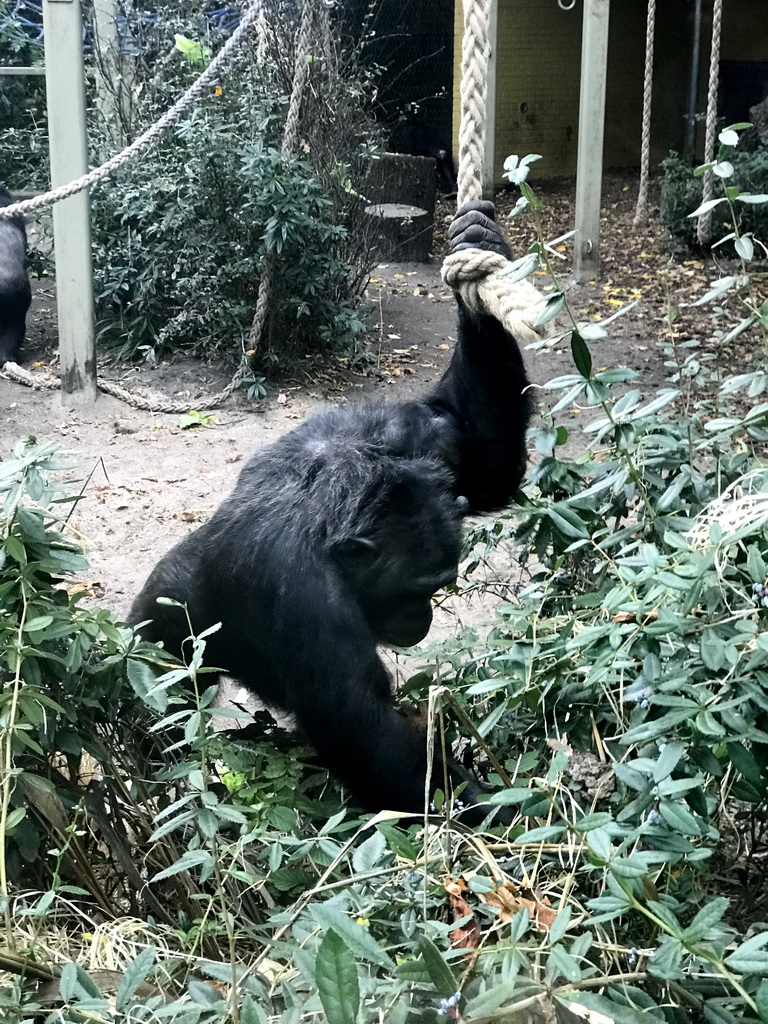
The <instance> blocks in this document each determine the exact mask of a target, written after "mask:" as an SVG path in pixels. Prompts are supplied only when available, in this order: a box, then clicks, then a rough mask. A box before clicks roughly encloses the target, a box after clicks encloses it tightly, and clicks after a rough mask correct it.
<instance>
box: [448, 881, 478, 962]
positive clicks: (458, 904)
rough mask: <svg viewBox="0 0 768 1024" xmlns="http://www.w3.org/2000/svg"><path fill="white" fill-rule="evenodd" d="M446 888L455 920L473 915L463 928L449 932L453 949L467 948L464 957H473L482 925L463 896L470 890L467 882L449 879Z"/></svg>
mask: <svg viewBox="0 0 768 1024" xmlns="http://www.w3.org/2000/svg"><path fill="white" fill-rule="evenodd" d="M445 890H446V892H447V893H448V901H449V903H450V906H451V913H452V914H453V920H454V921H460V920H461V919H462V917H466V916H467V914H471V915H472V920H471V921H468V922H467V923H465V924H464V925H462V927H461V928H454V929H453V930H452V931H450V932H448V936H449V938H450V940H451V947H452V948H453V949H466V950H467V952H466V953H465V954H464V959H465V960H467V959H472V957H473V953H472V950H473V949H477V947H478V946H479V945H480V925H479V924H478V923H477V918H476V917H475V914H474V911H473V910H472V907H470V905H469V904H468V903H467V901H466V900H465V899H464V896H463V893H465V892H468V891H469V889H468V887H467V883H466V882H465V881H464V879H463V878H457V879H456V881H455V882H452V881H451V880H450V879H449V880H448V881H447V882H446V883H445Z"/></svg>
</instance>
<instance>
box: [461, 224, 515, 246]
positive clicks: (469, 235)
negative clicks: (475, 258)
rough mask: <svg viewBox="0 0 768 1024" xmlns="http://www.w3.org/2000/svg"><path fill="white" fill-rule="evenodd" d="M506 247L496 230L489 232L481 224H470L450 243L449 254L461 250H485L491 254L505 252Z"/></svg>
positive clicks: (489, 230)
mask: <svg viewBox="0 0 768 1024" xmlns="http://www.w3.org/2000/svg"><path fill="white" fill-rule="evenodd" d="M506 248H507V245H506V242H505V241H504V238H503V236H502V235H501V234H500V233H499V231H498V230H491V229H490V228H487V227H485V226H484V225H482V224H471V225H470V226H469V227H468V228H467V229H466V230H465V231H462V232H461V234H459V235H457V236H456V237H455V238H454V239H453V240H452V241H451V252H460V251H461V250H462V249H486V250H491V251H493V252H499V251H500V250H505V251H506Z"/></svg>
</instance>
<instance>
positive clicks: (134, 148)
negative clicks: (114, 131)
mask: <svg viewBox="0 0 768 1024" xmlns="http://www.w3.org/2000/svg"><path fill="white" fill-rule="evenodd" d="M312 9H313V3H312V0H306V2H305V4H304V11H303V14H302V22H301V28H300V30H299V38H298V42H297V46H296V65H295V74H294V81H293V89H292V92H291V99H290V104H289V107H288V115H287V117H286V123H285V129H284V132H283V144H282V150H283V152H284V153H287V152H292V151H293V150H294V149H295V148H296V144H297V142H298V126H299V115H300V112H301V102H302V98H303V95H304V89H305V86H306V81H307V75H308V71H309V62H308V60H307V58H308V56H309V54H310V43H311V35H312ZM246 18H247V23H246V24H245V25H244V22H246ZM257 18H259V26H258V27H259V45H260V46H263V45H264V40H265V37H266V24H265V21H264V18H263V13H262V4H261V0H257V2H256V3H254V4H253V5H252V6H251V7H250V8H249V9H248V11H247V12H246V14H244V15H243V20H242V21H241V23H240V25H239V27H238V29H237V30H236V31H235V32H234V33H233V35H232V36H231V37H230V38H229V40H227V42H226V43H225V45H224V47H223V48H222V50H221V51H220V52H219V54H218V55H217V56H216V58H215V59H214V61H212V62H211V64H209V65H208V68H207V69H206V71H205V72H203V74H202V75H201V76H200V78H198V79H197V81H196V82H195V83H194V84H193V85H192V86H191V87H190V89H188V90H187V92H186V93H185V94H184V96H182V97H181V99H180V100H179V101H178V102H177V103H176V104H174V106H173V107H172V108H171V110H169V111H168V112H167V113H166V114H164V115H163V117H162V118H161V119H160V120H159V121H158V122H157V123H156V124H155V125H153V126H152V128H150V129H149V130H148V131H147V132H145V133H144V135H142V136H141V137H140V138H139V139H137V140H136V142H134V143H133V144H132V145H131V146H129V147H128V148H127V149H126V150H124V151H123V152H122V153H120V154H118V156H117V157H113V158H112V160H110V161H107V163H106V164H104V165H102V167H100V168H97V169H96V170H95V171H92V172H91V173H90V175H85V176H84V177H83V178H80V179H78V180H77V181H75V182H71V183H70V184H69V185H66V186H63V187H62V188H60V189H55V190H53V191H52V192H48V193H45V194H44V195H40V196H36V197H35V198H34V199H30V200H27V201H25V202H23V203H16V204H15V205H14V206H12V207H11V206H9V207H6V208H5V209H4V210H0V214H2V213H7V212H8V211H11V213H14V212H17V213H18V212H21V213H23V212H24V211H25V210H29V209H31V208H32V205H31V204H35V207H34V208H35V209H39V208H42V207H44V206H49V205H52V204H53V203H55V202H58V201H59V200H60V199H64V198H67V197H68V196H70V195H75V194H76V193H77V192H80V191H82V189H83V188H87V187H88V186H89V185H90V184H92V183H93V181H91V180H89V181H86V179H93V180H95V181H98V180H100V178H103V177H105V176H106V175H107V174H110V173H112V172H113V171H114V170H116V169H117V167H119V166H122V164H124V163H126V162H128V160H130V159H132V157H133V156H135V155H136V153H137V152H139V148H138V144H139V143H140V142H142V140H143V145H142V146H141V149H145V148H147V147H148V146H149V145H151V144H152V143H153V142H154V141H155V140H156V138H157V136H158V135H159V132H160V130H162V129H160V125H163V126H164V127H168V125H169V124H171V123H173V121H174V120H177V119H178V117H179V116H180V115H181V113H182V112H183V110H184V109H186V107H187V106H188V105H189V104H190V103H191V102H192V100H193V99H195V98H196V97H197V96H198V95H199V94H200V92H201V90H202V88H204V85H202V86H201V84H200V83H201V82H202V81H203V79H205V80H206V83H209V82H210V81H211V80H212V78H214V77H215V72H212V71H211V69H212V68H213V67H214V65H216V66H217V67H218V68H219V69H220V68H221V67H222V65H223V63H224V61H225V60H226V57H225V56H224V52H225V50H227V57H228V55H229V53H231V51H232V49H233V48H234V46H235V45H237V42H239V41H240V40H241V39H242V38H243V36H244V34H245V32H246V31H247V30H248V28H250V26H251V25H252V24H253V22H254V21H256V20H257ZM241 29H242V31H241ZM171 114H174V117H171ZM129 153H130V156H127V155H126V154H129ZM107 168H108V169H107ZM94 175H96V177H95V178H94ZM83 182H86V183H85V184H83ZM75 186H78V187H75ZM59 193H61V194H59ZM274 266H275V255H274V252H271V253H269V254H268V256H267V258H266V260H265V263H264V269H263V271H262V275H261V279H260V281H259V293H258V298H257V300H256V310H255V313H254V318H253V323H252V325H251V331H250V335H249V348H250V349H255V348H256V345H257V344H258V342H259V340H260V337H261V333H262V330H263V328H264V324H265V322H266V318H267V309H268V305H269V296H270V291H271V287H272V278H273V274H274ZM249 366H250V360H249V358H247V357H246V358H243V360H242V362H241V363H240V366H239V367H238V369H237V371H236V373H235V374H234V376H233V377H232V380H231V381H230V382H229V384H227V386H226V387H225V388H224V389H223V390H222V391H219V392H217V393H216V394H215V395H211V396H210V397H209V398H205V399H203V400H201V401H198V402H195V408H196V410H197V411H199V412H207V411H210V410H211V409H218V408H219V407H220V406H221V405H223V404H224V403H225V402H226V401H227V399H228V398H230V397H231V395H232V394H234V392H235V391H236V390H237V389H238V388H239V387H240V385H241V382H242V380H243V378H244V377H245V376H246V375H247V373H248V370H249ZM2 376H4V377H7V378H8V379H9V380H12V381H15V382H16V383H17V384H23V385H25V386H26V387H31V388H35V389H37V390H40V391H57V390H59V389H60V387H61V384H60V382H59V381H58V380H57V379H56V378H55V377H52V376H50V375H47V374H46V375H43V374H32V373H30V372H29V371H28V370H25V369H24V368H23V367H21V366H19V365H18V364H17V363H11V362H8V363H6V364H5V365H4V366H3V367H2ZM96 386H97V388H98V389H99V391H101V392H103V393H104V394H106V395H111V396H112V397H113V398H117V399H119V400H120V401H121V402H124V403H125V404H126V405H130V406H132V407H133V408H134V409H141V410H143V411H145V412H153V413H155V412H164V413H171V414H181V413H185V412H188V411H189V408H190V403H189V402H188V401H187V402H179V401H174V400H171V399H168V398H165V397H163V396H159V395H158V396H148V397H145V396H142V395H136V394H134V393H133V392H130V391H127V390H126V389H125V388H123V387H121V386H120V385H119V384H115V383H114V382H113V381H108V380H102V379H98V380H97V381H96Z"/></svg>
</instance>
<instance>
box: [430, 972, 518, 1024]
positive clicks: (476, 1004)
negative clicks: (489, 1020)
mask: <svg viewBox="0 0 768 1024" xmlns="http://www.w3.org/2000/svg"><path fill="white" fill-rule="evenodd" d="M519 998H520V979H518V978H516V979H515V980H514V981H502V982H500V983H496V984H494V983H491V982H489V983H488V987H487V988H486V989H485V990H484V991H482V992H480V993H479V995H476V996H475V998H474V999H471V1000H470V1001H469V1002H468V1003H467V1005H466V1019H467V1020H475V1019H477V1018H480V1017H485V1016H486V1015H488V1014H491V1013H493V1012H494V1011H495V1010H499V1009H501V1007H502V1006H504V1004H505V1003H514V1002H515V1001H516V1000H517V999H519ZM500 1019H502V1018H500ZM446 1024H447V1021H446Z"/></svg>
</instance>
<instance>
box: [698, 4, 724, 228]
mask: <svg viewBox="0 0 768 1024" xmlns="http://www.w3.org/2000/svg"><path fill="white" fill-rule="evenodd" d="M722 30H723V0H714V6H713V7H712V46H711V48H710V51H709V88H708V90H707V133H706V136H705V139H704V163H705V164H711V163H712V161H713V160H714V159H715V129H716V127H717V80H718V75H719V71H720V37H721V35H722ZM713 185H714V181H713V178H712V171H707V172H706V173H705V175H704V185H703V189H702V197H701V198H702V202H704V203H706V202H707V201H708V200H710V199H711V198H712V193H713V191H714V188H713ZM711 237H712V213H711V211H709V212H707V213H703V214H702V215H701V216H700V217H699V222H698V224H697V225H696V238H697V240H698V242H699V245H706V243H707V242H709V240H710V239H711Z"/></svg>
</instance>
